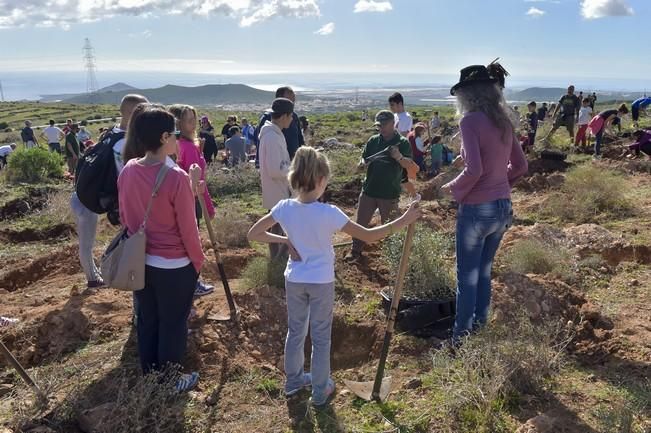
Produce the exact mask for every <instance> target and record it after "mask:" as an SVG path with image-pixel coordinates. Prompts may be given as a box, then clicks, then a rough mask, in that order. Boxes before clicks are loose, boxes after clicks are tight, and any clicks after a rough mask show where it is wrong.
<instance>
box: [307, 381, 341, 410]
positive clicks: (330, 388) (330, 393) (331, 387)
mask: <svg viewBox="0 0 651 433" xmlns="http://www.w3.org/2000/svg"><path fill="white" fill-rule="evenodd" d="M334 395H335V381H334V380H332V379H328V384H327V385H326V389H325V398H324V399H323V401H322V402H316V401H314V400H312V406H315V407H317V408H320V407H323V406H325V405H327V404H328V403H330V401H331V400H332V398H333V397H334Z"/></svg>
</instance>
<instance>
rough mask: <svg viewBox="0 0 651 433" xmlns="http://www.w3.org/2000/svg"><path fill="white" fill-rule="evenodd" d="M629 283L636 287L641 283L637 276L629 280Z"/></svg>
mask: <svg viewBox="0 0 651 433" xmlns="http://www.w3.org/2000/svg"><path fill="white" fill-rule="evenodd" d="M628 284H629V285H631V286H633V287H636V286H639V285H640V281H639V280H637V279H636V278H633V279H632V280H630V281H629V282H628Z"/></svg>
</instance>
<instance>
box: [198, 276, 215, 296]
mask: <svg viewBox="0 0 651 433" xmlns="http://www.w3.org/2000/svg"><path fill="white" fill-rule="evenodd" d="M214 290H215V286H211V285H210V284H206V283H204V282H202V281H201V280H198V281H197V286H196V287H195V289H194V297H195V298H198V297H199V296H205V295H208V294H210V293H212V292H213V291H214Z"/></svg>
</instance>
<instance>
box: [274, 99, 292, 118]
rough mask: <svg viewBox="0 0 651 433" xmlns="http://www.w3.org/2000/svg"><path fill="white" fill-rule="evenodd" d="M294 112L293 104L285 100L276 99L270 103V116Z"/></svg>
mask: <svg viewBox="0 0 651 433" xmlns="http://www.w3.org/2000/svg"><path fill="white" fill-rule="evenodd" d="M293 112H294V103H293V102H292V101H290V100H289V99H287V98H276V99H274V101H273V102H272V103H271V113H272V114H289V113H293Z"/></svg>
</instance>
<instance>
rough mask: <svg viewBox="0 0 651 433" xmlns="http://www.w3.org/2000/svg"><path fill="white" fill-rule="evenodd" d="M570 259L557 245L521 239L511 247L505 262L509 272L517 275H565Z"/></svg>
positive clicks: (566, 252)
mask: <svg viewBox="0 0 651 433" xmlns="http://www.w3.org/2000/svg"><path fill="white" fill-rule="evenodd" d="M570 259H571V256H570V254H569V252H568V251H567V250H565V249H564V248H562V247H560V246H559V245H552V244H549V243H545V242H543V241H540V240H538V239H523V240H520V241H518V242H516V243H515V244H514V245H513V246H512V247H511V249H510V250H509V252H508V254H507V255H506V258H505V262H506V264H507V266H508V268H509V270H510V271H511V272H516V273H519V274H540V275H544V274H550V273H551V274H555V275H565V274H566V273H567V272H568V271H569V268H570V266H569V263H568V262H569V260H570Z"/></svg>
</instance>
